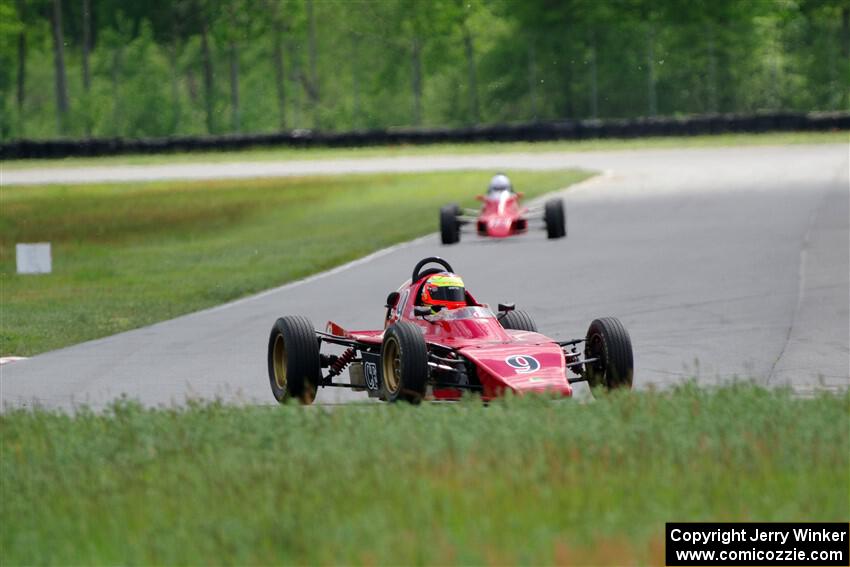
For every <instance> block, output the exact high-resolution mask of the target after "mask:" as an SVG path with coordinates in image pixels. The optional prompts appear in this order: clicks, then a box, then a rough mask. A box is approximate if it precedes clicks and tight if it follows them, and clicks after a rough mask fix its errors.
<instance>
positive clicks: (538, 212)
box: [440, 174, 567, 244]
mask: <svg viewBox="0 0 850 567" xmlns="http://www.w3.org/2000/svg"><path fill="white" fill-rule="evenodd" d="M522 196H523V194H522V193H516V192H514V189H513V185H512V184H511V181H510V179H508V177H507V176H506V175H503V174H498V175H496V176H494V177H493V179H491V180H490V186H489V187H488V188H487V194H486V195H478V196H477V198H478V200H480V201H484V204H483V205H482V206H481V209H480V210H474V209H468V210H463V209H461V208H460V206H459V205H456V204H451V205H446V206H445V207H443V208H441V209H440V238H441V240H442V242H443V244H455V243H457V242H460V234H461V230H462V229H463V227H465V226H469V225H473V226H474V227H475V232H476V233H478V235H479V236H489V237H491V238H505V237H507V236H513V235H515V234H522V233H524V232H527V231H528V228H529V223H540V222H541V221H542V225H541V226H545V228H546V235H547V236H548V237H549V238H563V237H565V236H566V235H567V218H566V214H565V213H564V204H563V202H562V201H561V200H560V199H550V200H549V201H546V203H545V204H544V206H543V207H542V208H540V207H537V208H528V207H524V206H522V205H521V204H520V199H522Z"/></svg>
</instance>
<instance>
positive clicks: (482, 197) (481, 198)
mask: <svg viewBox="0 0 850 567" xmlns="http://www.w3.org/2000/svg"><path fill="white" fill-rule="evenodd" d="M475 198H476V199H478V200H479V201H483V200H484V195H476V196H475Z"/></svg>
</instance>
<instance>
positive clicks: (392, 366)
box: [381, 321, 428, 404]
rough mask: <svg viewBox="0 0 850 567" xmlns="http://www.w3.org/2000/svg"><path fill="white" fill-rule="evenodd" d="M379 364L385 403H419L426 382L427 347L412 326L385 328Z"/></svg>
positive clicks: (403, 325)
mask: <svg viewBox="0 0 850 567" xmlns="http://www.w3.org/2000/svg"><path fill="white" fill-rule="evenodd" d="M381 364H382V367H381V370H382V371H383V372H382V377H383V381H384V388H383V389H384V399H386V401H388V402H397V401H399V400H403V401H407V402H410V403H411V404H418V403H419V402H421V401H422V398H424V397H425V389H426V386H427V381H428V347H427V346H426V345H425V338H424V337H423V336H422V332H421V331H420V330H419V328H418V327H417V326H416V325H414V324H413V323H408V322H407V321H399V322H397V323H394V324H393V325H391V326H390V327H389V328H387V330H386V331H385V332H384V342H383V345H382V346H381Z"/></svg>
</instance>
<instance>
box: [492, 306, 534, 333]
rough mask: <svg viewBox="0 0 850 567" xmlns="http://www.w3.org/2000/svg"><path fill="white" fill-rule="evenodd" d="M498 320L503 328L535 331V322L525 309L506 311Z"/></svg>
mask: <svg viewBox="0 0 850 567" xmlns="http://www.w3.org/2000/svg"><path fill="white" fill-rule="evenodd" d="M499 321H500V322H501V323H502V327H504V328H505V329H513V330H515V331H532V332H534V333H536V332H537V323H535V322H534V319H532V318H531V315H529V314H528V313H526V312H525V311H518V310H516V309H514V310H513V311H508V312H507V313H505V315H504V317H502V318H501V319H500V320H499Z"/></svg>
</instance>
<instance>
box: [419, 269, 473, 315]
mask: <svg viewBox="0 0 850 567" xmlns="http://www.w3.org/2000/svg"><path fill="white" fill-rule="evenodd" d="M422 304H423V305H442V306H443V307H444V308H446V309H457V308H458V307H466V289H465V288H464V286H463V280H462V279H460V276H458V275H455V274H452V273H450V272H442V273H439V274H434V275H433V276H431V277H429V278H428V279H427V280H425V283H423V284H422Z"/></svg>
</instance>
